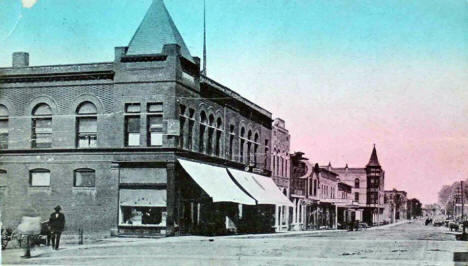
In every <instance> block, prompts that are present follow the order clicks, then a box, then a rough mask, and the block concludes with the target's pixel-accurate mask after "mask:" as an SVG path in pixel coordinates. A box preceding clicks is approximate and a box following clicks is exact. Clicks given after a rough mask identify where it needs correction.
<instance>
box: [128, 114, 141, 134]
mask: <svg viewBox="0 0 468 266" xmlns="http://www.w3.org/2000/svg"><path fill="white" fill-rule="evenodd" d="M126 119H127V132H133V133H138V132H140V118H139V117H127V118H126Z"/></svg>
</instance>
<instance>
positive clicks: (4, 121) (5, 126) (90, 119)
mask: <svg viewBox="0 0 468 266" xmlns="http://www.w3.org/2000/svg"><path fill="white" fill-rule="evenodd" d="M75 115H76V146H77V147H78V148H95V147H97V108H96V105H94V104H93V103H91V102H89V101H86V102H83V103H81V104H80V105H78V107H77V109H76V113H75ZM9 116H10V113H9V110H8V108H7V107H6V106H5V105H3V104H0V149H8V138H9V133H10V132H9V123H8V122H9ZM52 117H53V110H52V108H51V107H50V105H49V104H47V103H38V104H36V105H35V106H34V107H33V108H32V111H31V147H32V148H52V134H53V127H52V125H53V124H52V122H53V118H52Z"/></svg>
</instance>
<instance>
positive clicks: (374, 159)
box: [367, 145, 380, 166]
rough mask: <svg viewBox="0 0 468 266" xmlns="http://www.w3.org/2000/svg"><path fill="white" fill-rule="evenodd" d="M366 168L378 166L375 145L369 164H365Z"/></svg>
mask: <svg viewBox="0 0 468 266" xmlns="http://www.w3.org/2000/svg"><path fill="white" fill-rule="evenodd" d="M367 166H380V163H379V158H378V157H377V150H376V149H375V145H374V149H373V150H372V154H371V157H370V159H369V163H368V164H367Z"/></svg>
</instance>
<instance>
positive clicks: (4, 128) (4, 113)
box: [0, 104, 10, 150]
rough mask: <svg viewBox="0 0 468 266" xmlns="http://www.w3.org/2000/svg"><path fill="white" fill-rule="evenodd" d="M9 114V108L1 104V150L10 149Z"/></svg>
mask: <svg viewBox="0 0 468 266" xmlns="http://www.w3.org/2000/svg"><path fill="white" fill-rule="evenodd" d="M9 115H10V113H9V112H8V108H7V107H6V106H5V105H2V104H0V150H5V149H8V132H9V128H8V117H9Z"/></svg>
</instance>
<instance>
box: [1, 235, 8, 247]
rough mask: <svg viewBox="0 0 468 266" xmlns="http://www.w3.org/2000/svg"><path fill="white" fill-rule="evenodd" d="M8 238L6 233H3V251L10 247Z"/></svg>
mask: <svg viewBox="0 0 468 266" xmlns="http://www.w3.org/2000/svg"><path fill="white" fill-rule="evenodd" d="M8 241H9V239H8V236H7V235H6V232H2V250H4V249H6V247H7V246H8Z"/></svg>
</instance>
